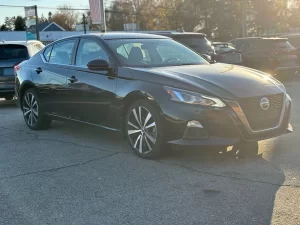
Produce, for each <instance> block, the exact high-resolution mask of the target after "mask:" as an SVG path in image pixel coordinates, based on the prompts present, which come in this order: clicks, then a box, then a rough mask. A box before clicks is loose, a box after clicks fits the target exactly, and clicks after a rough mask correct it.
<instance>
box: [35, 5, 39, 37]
mask: <svg viewBox="0 0 300 225" xmlns="http://www.w3.org/2000/svg"><path fill="white" fill-rule="evenodd" d="M34 12H35V33H36V39H37V40H38V41H39V40H40V31H39V28H38V25H39V17H38V11H37V5H35V6H34Z"/></svg>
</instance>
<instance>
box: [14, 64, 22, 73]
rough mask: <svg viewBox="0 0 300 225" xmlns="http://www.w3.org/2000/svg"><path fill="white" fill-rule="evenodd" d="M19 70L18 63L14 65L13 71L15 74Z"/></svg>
mask: <svg viewBox="0 0 300 225" xmlns="http://www.w3.org/2000/svg"><path fill="white" fill-rule="evenodd" d="M20 69H21V67H20V66H19V63H16V64H15V65H14V71H15V73H17V71H18V70H20Z"/></svg>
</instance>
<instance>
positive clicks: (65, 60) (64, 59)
mask: <svg viewBox="0 0 300 225" xmlns="http://www.w3.org/2000/svg"><path fill="white" fill-rule="evenodd" d="M74 45H75V40H67V41H62V42H59V43H57V44H55V45H54V46H53V49H52V52H51V55H50V59H49V63H56V64H62V65H70V64H71V56H72V51H73V47H74Z"/></svg>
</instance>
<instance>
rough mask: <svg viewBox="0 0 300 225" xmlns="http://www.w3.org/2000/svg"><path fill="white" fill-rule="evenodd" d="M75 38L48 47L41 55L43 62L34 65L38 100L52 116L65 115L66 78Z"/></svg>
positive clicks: (68, 74) (68, 73) (68, 72)
mask: <svg viewBox="0 0 300 225" xmlns="http://www.w3.org/2000/svg"><path fill="white" fill-rule="evenodd" d="M77 40H78V39H77V38H73V39H67V40H63V41H59V42H57V43H55V44H54V45H51V46H48V47H47V48H46V49H45V50H44V51H43V52H42V54H41V57H42V59H43V61H44V63H43V64H42V65H36V66H35V68H34V70H33V71H32V74H33V78H34V82H35V83H36V84H38V90H39V94H40V98H42V101H43V102H44V103H45V106H46V109H47V111H48V112H50V113H52V114H59V115H65V114H66V111H67V108H66V104H65V101H66V100H67V99H68V98H67V97H66V96H67V95H68V94H69V93H68V92H67V90H66V83H67V77H69V76H71V74H70V69H69V67H70V65H71V63H72V60H73V57H74V56H73V53H74V50H75V46H76V43H77Z"/></svg>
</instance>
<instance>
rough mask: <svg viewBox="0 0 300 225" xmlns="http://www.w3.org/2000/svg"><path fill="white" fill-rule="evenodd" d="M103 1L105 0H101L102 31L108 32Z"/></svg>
mask: <svg viewBox="0 0 300 225" xmlns="http://www.w3.org/2000/svg"><path fill="white" fill-rule="evenodd" d="M103 1H104V0H100V9H102V12H101V21H102V24H101V31H102V32H106V21H105V9H104V3H103Z"/></svg>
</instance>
